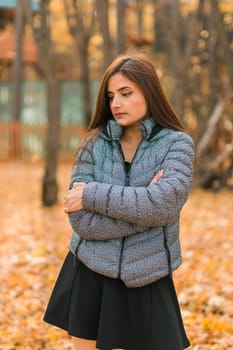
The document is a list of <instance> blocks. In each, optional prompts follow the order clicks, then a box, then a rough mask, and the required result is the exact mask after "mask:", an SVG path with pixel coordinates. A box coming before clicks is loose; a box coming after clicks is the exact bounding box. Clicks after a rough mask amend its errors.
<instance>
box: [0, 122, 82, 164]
mask: <svg viewBox="0 0 233 350" xmlns="http://www.w3.org/2000/svg"><path fill="white" fill-rule="evenodd" d="M46 129H47V128H46V125H25V124H20V123H17V122H11V123H0V160H4V159H5V160H7V159H11V160H13V159H33V158H34V157H38V158H43V157H44V154H45V140H46ZM84 133H85V128H84V127H83V126H80V125H79V126H62V127H61V139H60V146H61V147H60V158H61V159H63V160H69V159H72V158H73V156H74V153H75V152H76V150H77V147H78V145H79V142H80V140H81V139H82V137H83V135H84Z"/></svg>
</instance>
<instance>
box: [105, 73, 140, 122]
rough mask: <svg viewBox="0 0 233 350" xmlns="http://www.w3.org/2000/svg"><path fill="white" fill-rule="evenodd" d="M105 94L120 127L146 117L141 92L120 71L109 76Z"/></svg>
mask: <svg viewBox="0 0 233 350" xmlns="http://www.w3.org/2000/svg"><path fill="white" fill-rule="evenodd" d="M107 94H108V97H109V101H110V109H111V112H112V115H113V117H114V119H115V120H116V122H117V123H118V124H119V125H121V126H122V127H130V126H135V125H137V124H138V123H139V122H140V121H141V120H142V119H144V118H145V117H146V115H147V102H146V100H145V97H144V95H143V93H142V92H141V90H140V89H139V88H138V86H137V85H136V84H135V83H133V82H132V81H131V80H129V79H128V78H126V77H125V76H124V75H122V74H121V73H116V74H114V75H113V76H111V78H110V79H109V81H108V86H107Z"/></svg>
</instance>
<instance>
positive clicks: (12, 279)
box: [0, 162, 233, 350]
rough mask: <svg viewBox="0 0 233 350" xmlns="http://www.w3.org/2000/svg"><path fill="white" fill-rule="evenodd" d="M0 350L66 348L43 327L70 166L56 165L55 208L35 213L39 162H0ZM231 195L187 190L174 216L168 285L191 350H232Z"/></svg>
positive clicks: (60, 335) (64, 231)
mask: <svg viewBox="0 0 233 350" xmlns="http://www.w3.org/2000/svg"><path fill="white" fill-rule="evenodd" d="M0 166H1V172H0V183H1V186H0V198H1V199H0V201H1V210H0V274H1V284H0V294H1V297H0V350H15V349H17V350H32V349H33V350H42V349H43V350H61V349H62V350H71V349H72V343H71V339H70V337H69V336H68V335H67V334H66V332H64V331H61V330H58V329H57V328H55V327H52V326H49V325H47V324H46V323H44V322H43V320H42V318H43V314H44V310H45V307H46V304H47V301H48V298H49V295H50V293H51V289H52V286H53V284H54V282H55V279H56V277H57V274H58V271H59V269H60V266H61V264H62V261H63V258H64V257H65V255H66V252H67V247H68V242H69V239H70V235H71V229H70V226H69V224H68V220H67V217H66V215H65V214H64V213H63V210H62V198H63V193H64V191H66V189H67V186H68V183H69V176H70V173H71V164H70V163H63V164H60V166H59V171H58V177H59V185H60V192H59V198H60V202H59V204H57V205H56V206H55V207H53V208H43V207H42V206H41V202H40V190H41V178H42V176H43V166H42V164H40V163H25V162H15V163H8V162H5V163H1V165H0ZM232 207H233V193H232V192H227V191H223V192H221V193H218V194H214V193H211V192H206V191H202V190H199V189H198V190H193V191H192V193H191V195H190V198H189V201H188V202H187V204H186V205H185V207H184V209H183V212H182V217H181V243H182V252H183V264H182V266H181V267H180V268H179V269H178V270H177V271H176V272H175V274H174V277H175V283H176V288H177V291H178V296H179V301H180V305H181V309H182V315H183V318H184V323H185V328H186V330H187V333H188V335H189V337H190V340H191V342H192V350H232V349H233V264H232V261H233V249H232V247H233V235H232Z"/></svg>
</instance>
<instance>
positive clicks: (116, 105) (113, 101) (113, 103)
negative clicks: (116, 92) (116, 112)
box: [112, 96, 121, 108]
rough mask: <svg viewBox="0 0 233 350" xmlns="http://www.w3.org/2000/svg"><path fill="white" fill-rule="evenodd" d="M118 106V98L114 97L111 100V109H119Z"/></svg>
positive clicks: (119, 103)
mask: <svg viewBox="0 0 233 350" xmlns="http://www.w3.org/2000/svg"><path fill="white" fill-rule="evenodd" d="M120 105H121V101H120V99H119V97H117V96H114V97H113V99H112V108H117V107H120Z"/></svg>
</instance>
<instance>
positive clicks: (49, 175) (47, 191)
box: [42, 78, 60, 206]
mask: <svg viewBox="0 0 233 350" xmlns="http://www.w3.org/2000/svg"><path fill="white" fill-rule="evenodd" d="M46 85H47V99H48V100H47V101H48V102H47V111H48V128H47V137H46V154H45V171H44V177H43V182H42V202H43V204H44V205H45V206H51V205H53V204H55V203H56V202H57V194H58V184H57V179H56V173H57V165H58V154H59V149H60V118H59V116H60V86H59V83H58V82H57V81H56V79H54V78H50V79H48V80H47V82H46Z"/></svg>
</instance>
